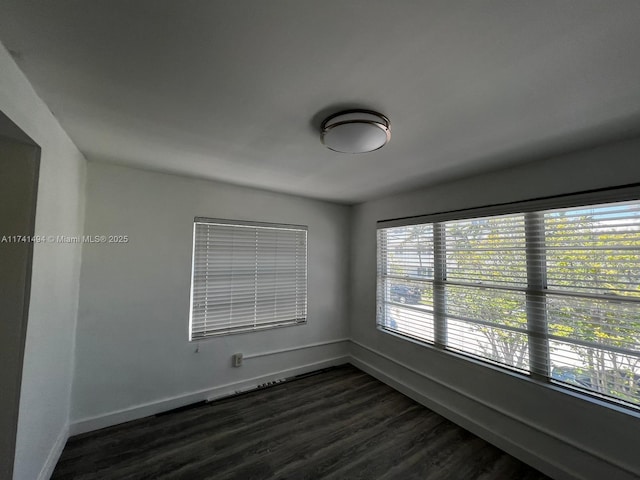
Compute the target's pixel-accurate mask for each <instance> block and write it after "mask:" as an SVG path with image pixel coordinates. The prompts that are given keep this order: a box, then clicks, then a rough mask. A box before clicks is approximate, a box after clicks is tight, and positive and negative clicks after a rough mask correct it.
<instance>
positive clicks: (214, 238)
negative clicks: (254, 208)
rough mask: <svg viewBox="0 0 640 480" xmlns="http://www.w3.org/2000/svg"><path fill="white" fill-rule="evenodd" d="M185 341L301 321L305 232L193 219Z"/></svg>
mask: <svg viewBox="0 0 640 480" xmlns="http://www.w3.org/2000/svg"><path fill="white" fill-rule="evenodd" d="M190 313H191V314H190V322H189V332H190V339H191V340H196V339H199V338H204V337H208V336H213V335H226V334H230V333H244V332H249V331H255V330H262V329H266V328H273V327H282V326H288V325H299V324H302V323H305V322H306V319H307V227H305V226H297V225H276V224H269V223H254V222H252V223H249V222H236V221H228V220H214V219H207V218H196V219H195V221H194V228H193V265H192V277H191V312H190Z"/></svg>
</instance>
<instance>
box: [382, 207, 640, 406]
mask: <svg viewBox="0 0 640 480" xmlns="http://www.w3.org/2000/svg"><path fill="white" fill-rule="evenodd" d="M556 201H557V199H556ZM564 201H565V202H566V201H567V200H566V199H565V200H564ZM574 201H575V199H574ZM539 203H540V202H539ZM534 207H536V204H534V203H530V204H522V205H519V206H518V205H516V206H515V207H514V206H511V208H510V210H512V212H509V213H508V214H504V215H487V216H477V217H472V218H465V217H466V216H468V215H473V214H474V211H468V212H457V213H455V214H453V215H454V216H457V217H458V219H452V220H449V219H447V218H446V217H447V215H446V214H440V215H434V216H432V218H433V220H434V221H430V222H424V223H420V224H403V225H399V226H389V227H385V226H384V223H393V221H391V222H384V223H383V225H382V226H381V228H379V229H378V291H377V303H378V307H377V309H378V310H377V311H378V314H377V322H378V325H379V327H380V328H382V329H384V330H388V331H392V332H394V333H397V334H400V335H404V336H407V337H411V338H414V339H417V340H420V341H423V342H426V343H429V344H432V345H434V346H435V347H437V348H441V349H445V350H451V351H457V352H460V353H463V354H465V355H471V356H473V357H475V358H477V359H480V360H483V361H487V362H490V363H493V364H495V365H500V366H503V367H506V368H509V369H511V370H514V371H517V372H520V373H522V374H525V375H531V376H534V377H536V378H538V379H542V380H545V381H548V382H552V383H555V384H558V385H563V386H568V387H572V388H577V389H580V390H582V391H585V392H588V393H590V394H596V395H598V396H600V397H603V398H606V399H609V400H614V401H618V402H620V403H623V404H626V405H630V406H635V407H640V201H630V202H629V201H627V202H615V203H606V204H599V205H589V206H579V207H570V208H552V209H535V208H534ZM518 208H520V209H521V211H520V212H517V211H513V210H516V209H518ZM487 210H492V209H490V208H489V209H487ZM495 210H496V209H495V208H494V209H493V211H495ZM479 211H480V212H481V210H479ZM476 212H477V211H476ZM476 214H477V213H476ZM423 218H424V219H426V220H429V217H423ZM398 223H402V221H398Z"/></svg>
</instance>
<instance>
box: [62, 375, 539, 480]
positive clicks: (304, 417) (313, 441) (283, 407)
mask: <svg viewBox="0 0 640 480" xmlns="http://www.w3.org/2000/svg"><path fill="white" fill-rule="evenodd" d="M53 478H54V479H101V480H104V479H114V480H115V479H117V480H125V479H185V480H186V479H188V480H200V479H215V480H223V479H242V480H250V479H260V480H262V479H296V480H299V479H310V480H318V479H348V480H353V479H366V480H372V479H389V480H391V479H402V480H406V479H438V480H440V479H456V480H457V479H460V480H462V479H464V480H470V479H485V480H488V479H499V480H503V479H505V480H506V479H508V480H515V479H524V480H539V479H546V478H547V477H545V476H544V475H542V474H541V473H539V472H538V471H536V470H533V469H532V468H530V467H528V466H527V465H525V464H523V463H521V462H520V461H518V460H516V459H515V458H513V457H511V456H509V455H507V454H506V453H504V452H503V451H501V450H499V449H497V448H495V447H493V446H492V445H490V444H488V443H486V442H485V441H483V440H481V439H479V438H478V437H476V436H474V435H472V434H471V433H469V432H467V431H466V430H463V429H461V428H460V427H458V426H456V425H454V424H453V423H451V422H449V421H448V420H445V419H444V418H442V417H441V416H439V415H437V414H435V413H433V412H432V411H430V410H428V409H426V408H424V407H423V406H421V405H419V404H417V403H416V402H414V401H413V400H411V399H409V398H407V397H405V396H404V395H402V394H401V393H398V392H397V391H395V390H393V389H392V388H390V387H388V386H386V385H384V384H383V383H380V382H379V381H377V380H376V379H374V378H373V377H371V376H369V375H367V374H365V373H363V372H361V371H360V370H358V369H356V368H354V367H351V366H344V367H339V368H335V369H332V370H329V371H326V372H323V373H319V374H317V375H312V376H307V377H305V378H302V379H298V380H295V381H291V382H287V383H283V384H280V385H277V386H274V387H271V388H267V389H262V390H257V391H255V392H251V393H247V394H244V395H240V396H237V397H235V398H228V399H223V400H219V401H216V402H213V403H209V404H205V405H201V406H198V407H194V408H191V409H188V410H184V411H179V412H175V413H170V414H167V415H161V416H155V417H148V418H144V419H141V420H136V421H134V422H129V423H126V424H122V425H118V426H115V427H110V428H106V429H103V430H100V431H97V432H92V433H87V434H84V435H79V436H76V437H73V438H71V439H70V440H69V442H68V443H67V445H66V447H65V449H64V452H63V453H62V457H61V458H60V462H59V463H58V465H57V467H56V470H55V472H54V474H53Z"/></svg>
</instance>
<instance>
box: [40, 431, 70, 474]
mask: <svg viewBox="0 0 640 480" xmlns="http://www.w3.org/2000/svg"><path fill="white" fill-rule="evenodd" d="M68 438H69V425H65V426H64V427H63V428H62V430H61V431H60V434H59V435H58V438H56V441H55V442H54V443H53V446H52V447H51V450H50V451H49V455H48V456H47V460H46V461H45V462H44V465H43V466H42V469H41V470H40V474H39V475H38V480H49V479H50V478H51V475H53V470H54V469H55V468H56V464H57V463H58V460H59V459H60V455H62V450H64V446H65V445H66V443H67V439H68Z"/></svg>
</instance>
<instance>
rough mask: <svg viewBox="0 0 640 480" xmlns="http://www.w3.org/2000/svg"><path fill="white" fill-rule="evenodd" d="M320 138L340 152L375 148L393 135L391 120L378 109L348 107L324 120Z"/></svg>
mask: <svg viewBox="0 0 640 480" xmlns="http://www.w3.org/2000/svg"><path fill="white" fill-rule="evenodd" d="M320 138H321V139H322V143H324V145H325V146H326V147H327V148H328V149H330V150H334V151H336V152H340V153H367V152H373V151H374V150H378V149H379V148H382V147H384V146H385V145H386V144H387V143H388V142H389V139H391V124H390V123H389V119H388V118H387V117H385V116H384V115H382V114H380V113H377V112H372V111H370V110H345V111H344V112H338V113H336V114H334V115H331V116H330V117H329V118H327V119H326V120H325V121H324V122H322V128H321V131H320Z"/></svg>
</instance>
